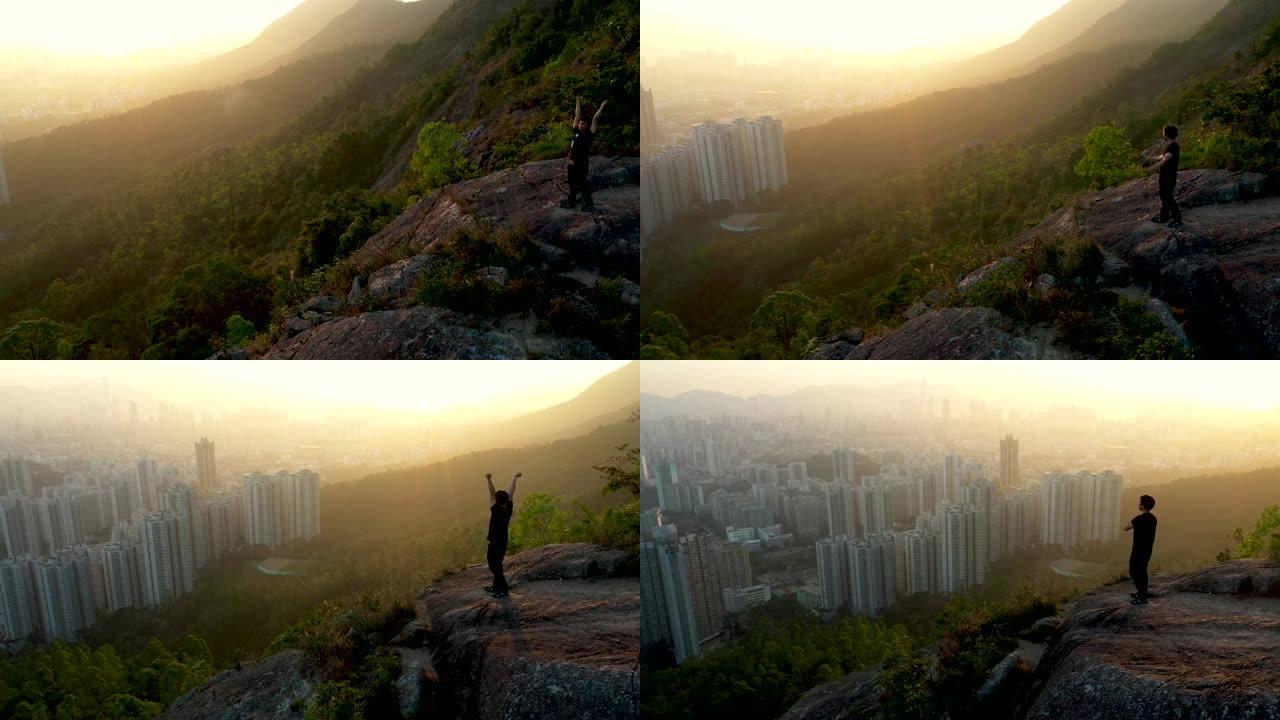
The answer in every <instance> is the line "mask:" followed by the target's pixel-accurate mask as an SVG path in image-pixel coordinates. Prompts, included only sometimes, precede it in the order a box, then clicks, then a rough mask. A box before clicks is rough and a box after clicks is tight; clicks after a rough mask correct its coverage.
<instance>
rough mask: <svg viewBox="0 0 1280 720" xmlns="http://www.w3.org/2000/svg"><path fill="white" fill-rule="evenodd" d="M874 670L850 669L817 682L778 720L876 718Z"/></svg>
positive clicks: (877, 694) (877, 692)
mask: <svg viewBox="0 0 1280 720" xmlns="http://www.w3.org/2000/svg"><path fill="white" fill-rule="evenodd" d="M879 672H880V670H879V669H878V668H877V669H875V670H861V671H859V672H854V673H849V674H848V675H845V676H844V677H842V678H840V679H839V680H833V681H831V682H829V683H825V684H822V685H819V686H818V687H816V688H814V689H812V690H810V691H809V692H807V693H805V694H804V695H801V696H800V699H799V700H797V701H796V703H795V705H792V706H791V708H790V709H789V710H787V712H786V713H785V714H783V716H782V717H781V718H779V720H875V718H880V717H883V714H882V713H881V711H880V686H879V685H877V684H876V675H877V674H878V673H879Z"/></svg>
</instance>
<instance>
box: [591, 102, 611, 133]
mask: <svg viewBox="0 0 1280 720" xmlns="http://www.w3.org/2000/svg"><path fill="white" fill-rule="evenodd" d="M607 102H609V101H608V100H601V101H600V107H599V108H597V109H596V114H595V115H593V116H592V117H591V132H592V133H593V134H594V133H595V131H596V126H597V125H599V124H600V113H602V112H604V104H605V103H607Z"/></svg>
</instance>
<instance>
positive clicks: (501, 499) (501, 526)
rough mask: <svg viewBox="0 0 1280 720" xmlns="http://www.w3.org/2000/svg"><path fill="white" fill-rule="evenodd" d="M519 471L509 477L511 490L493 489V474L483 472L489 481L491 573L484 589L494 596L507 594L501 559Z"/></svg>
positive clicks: (498, 596) (513, 504)
mask: <svg viewBox="0 0 1280 720" xmlns="http://www.w3.org/2000/svg"><path fill="white" fill-rule="evenodd" d="M519 478H520V473H516V474H515V477H512V478H511V490H510V491H505V490H497V491H495V490H494V489H493V475H491V474H489V473H485V474H484V479H485V481H486V482H488V483H489V535H488V537H487V538H486V540H488V541H489V552H488V553H487V558H486V559H487V560H488V561H489V572H491V573H493V584H492V585H486V586H485V588H484V589H485V591H486V592H491V593H493V596H494V597H495V598H503V597H506V596H507V590H508V588H507V578H506V576H504V575H503V574H502V560H503V558H505V557H506V556H507V526H508V525H509V524H510V523H511V513H512V511H514V510H515V507H516V503H515V499H516V480H517V479H519Z"/></svg>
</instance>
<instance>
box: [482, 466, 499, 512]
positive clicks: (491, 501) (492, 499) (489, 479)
mask: <svg viewBox="0 0 1280 720" xmlns="http://www.w3.org/2000/svg"><path fill="white" fill-rule="evenodd" d="M484 481H485V482H487V483H489V504H490V505H493V504H494V503H495V502H497V501H498V499H497V498H496V497H494V493H495V492H497V491H496V490H494V489H493V474H492V473H485V474H484Z"/></svg>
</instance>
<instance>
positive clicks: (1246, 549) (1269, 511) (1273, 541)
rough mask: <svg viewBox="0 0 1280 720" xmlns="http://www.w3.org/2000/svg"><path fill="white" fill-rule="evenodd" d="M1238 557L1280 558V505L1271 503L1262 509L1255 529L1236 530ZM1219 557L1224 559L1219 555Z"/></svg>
mask: <svg viewBox="0 0 1280 720" xmlns="http://www.w3.org/2000/svg"><path fill="white" fill-rule="evenodd" d="M1235 539H1236V542H1238V543H1240V546H1239V547H1238V548H1236V552H1235V555H1236V557H1246V558H1247V557H1254V558H1267V559H1269V560H1280V505H1270V506H1268V507H1267V508H1266V509H1264V510H1263V511H1262V515H1260V516H1259V517H1258V522H1257V523H1256V524H1255V525H1254V526H1253V530H1250V531H1249V532H1248V533H1245V531H1244V530H1240V529H1237V530H1236V531H1235ZM1219 559H1220V560H1221V559H1224V558H1223V557H1221V556H1220V557H1219Z"/></svg>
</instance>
